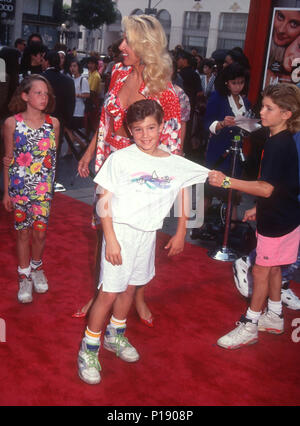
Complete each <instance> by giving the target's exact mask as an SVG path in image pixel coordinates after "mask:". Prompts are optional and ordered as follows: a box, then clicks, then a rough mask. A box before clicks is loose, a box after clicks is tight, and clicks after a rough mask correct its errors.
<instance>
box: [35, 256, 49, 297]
mask: <svg viewBox="0 0 300 426" xmlns="http://www.w3.org/2000/svg"><path fill="white" fill-rule="evenodd" d="M37 265H38V266H37ZM31 278H32V281H33V286H34V291H35V292H36V293H39V294H44V293H47V291H48V290H49V286H48V280H47V278H46V276H45V272H44V270H43V263H42V262H39V263H38V264H35V263H34V262H31Z"/></svg>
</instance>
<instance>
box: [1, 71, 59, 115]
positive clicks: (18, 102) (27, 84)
mask: <svg viewBox="0 0 300 426" xmlns="http://www.w3.org/2000/svg"><path fill="white" fill-rule="evenodd" d="M35 81H42V82H43V83H45V84H46V86H47V90H48V96H49V98H48V105H47V107H46V109H45V111H44V113H45V114H51V113H52V112H53V111H54V109H55V96H54V93H53V89H52V87H51V85H50V83H49V82H48V80H47V79H46V78H44V77H42V76H41V75H38V74H32V75H29V76H27V77H25V78H24V80H22V82H21V84H20V86H19V87H17V89H16V91H15V93H14V95H13V97H12V98H11V101H10V103H9V105H8V108H9V110H10V112H12V113H13V114H18V113H20V112H24V111H26V109H27V104H26V102H25V101H24V100H23V99H22V96H21V95H22V93H27V94H28V93H29V92H30V90H31V88H32V85H33V83H34V82H35Z"/></svg>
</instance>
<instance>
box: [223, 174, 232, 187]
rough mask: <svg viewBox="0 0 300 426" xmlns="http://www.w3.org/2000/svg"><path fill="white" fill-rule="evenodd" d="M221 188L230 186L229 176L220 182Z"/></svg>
mask: <svg viewBox="0 0 300 426" xmlns="http://www.w3.org/2000/svg"><path fill="white" fill-rule="evenodd" d="M221 186H222V188H225V189H228V188H230V187H231V180H230V177H228V176H226V177H225V179H224V180H223V182H222V185H221Z"/></svg>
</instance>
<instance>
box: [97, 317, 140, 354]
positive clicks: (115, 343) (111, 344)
mask: <svg viewBox="0 0 300 426" xmlns="http://www.w3.org/2000/svg"><path fill="white" fill-rule="evenodd" d="M125 330H126V327H124V328H118V329H115V328H114V327H112V326H111V325H110V324H109V325H108V326H107V329H106V332H105V336H104V344H103V346H104V347H105V349H107V350H108V351H111V352H114V353H115V354H116V355H117V357H119V358H121V359H122V360H123V361H126V362H136V361H138V360H139V359H140V356H139V354H138V352H137V350H136V349H135V348H134V347H133V346H132V345H131V344H130V343H129V342H128V339H127V338H126V337H125V336H124V333H125Z"/></svg>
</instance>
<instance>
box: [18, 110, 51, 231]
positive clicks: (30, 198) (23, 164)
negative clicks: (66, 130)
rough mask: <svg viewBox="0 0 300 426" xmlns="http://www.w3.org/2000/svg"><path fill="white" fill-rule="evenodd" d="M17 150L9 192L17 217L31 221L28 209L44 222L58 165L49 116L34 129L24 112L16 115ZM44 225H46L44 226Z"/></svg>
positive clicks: (19, 221) (47, 214)
mask: <svg viewBox="0 0 300 426" xmlns="http://www.w3.org/2000/svg"><path fill="white" fill-rule="evenodd" d="M15 120H16V128H15V133H14V154H13V160H12V163H11V165H10V167H9V196H10V197H11V198H12V201H13V203H14V205H15V219H16V222H18V223H19V224H20V227H21V223H22V222H25V221H28V217H27V215H26V214H25V209H24V208H22V207H25V206H26V207H27V213H28V206H29V207H30V208H31V209H33V215H34V216H35V217H39V219H40V222H42V223H44V222H45V220H43V219H42V218H47V217H48V216H49V212H48V211H45V210H47V206H49V202H50V201H51V200H52V198H53V185H54V178H55V166H56V143H55V132H54V127H53V123H52V119H51V117H50V116H48V115H46V117H45V122H44V124H43V125H42V126H41V127H40V128H39V129H31V128H30V127H28V126H27V124H26V123H25V121H24V119H23V117H22V114H18V115H16V116H15ZM42 228H43V226H42Z"/></svg>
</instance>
